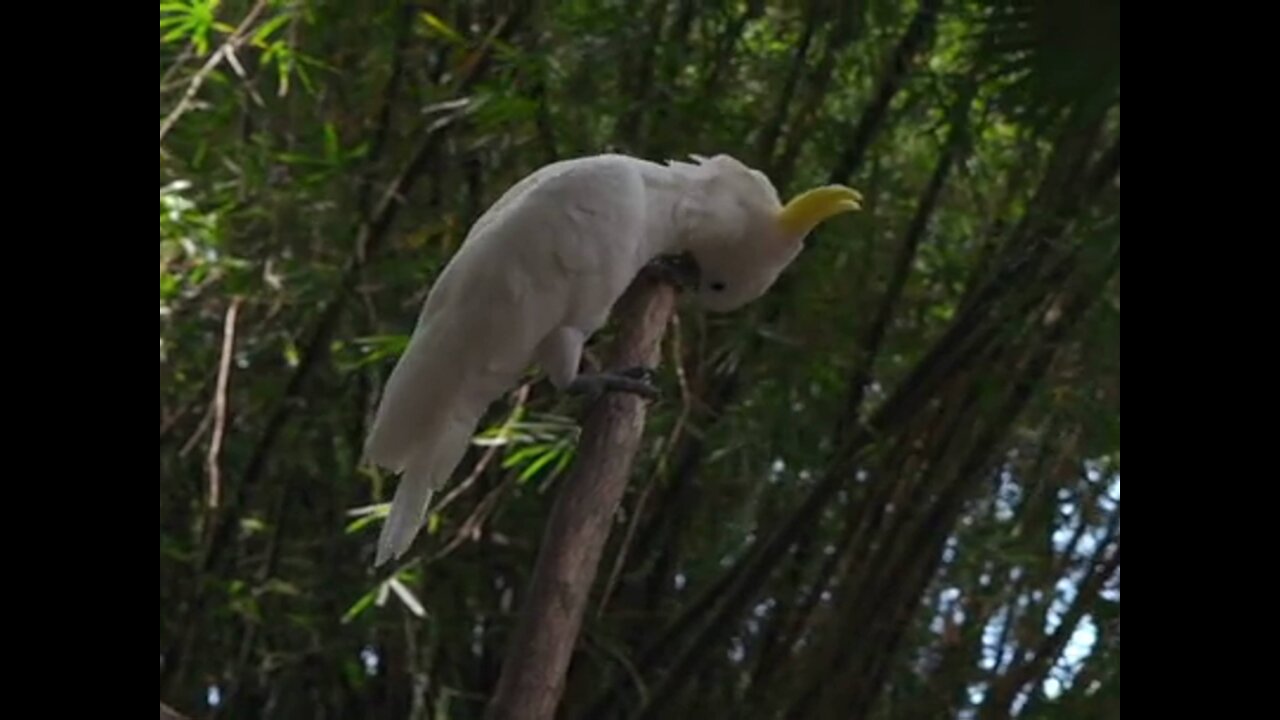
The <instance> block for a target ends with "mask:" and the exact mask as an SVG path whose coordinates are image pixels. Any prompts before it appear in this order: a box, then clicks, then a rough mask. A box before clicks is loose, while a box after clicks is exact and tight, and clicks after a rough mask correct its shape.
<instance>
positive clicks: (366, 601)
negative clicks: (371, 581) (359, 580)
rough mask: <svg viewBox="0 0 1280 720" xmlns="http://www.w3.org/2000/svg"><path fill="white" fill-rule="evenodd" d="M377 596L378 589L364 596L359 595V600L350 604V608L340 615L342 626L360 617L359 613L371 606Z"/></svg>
mask: <svg viewBox="0 0 1280 720" xmlns="http://www.w3.org/2000/svg"><path fill="white" fill-rule="evenodd" d="M377 596H378V588H374V589H372V590H370V591H369V592H367V593H365V594H364V595H361V596H360V599H359V600H356V601H355V602H354V603H352V604H351V607H349V608H347V611H346V612H345V613H343V614H342V621H341V622H342V624H343V625H346V624H347V623H349V622H351V621H352V620H355V619H356V618H357V617H360V614H361V613H363V612H364V611H365V610H368V609H369V608H370V607H372V606H373V601H374V600H375V599H377Z"/></svg>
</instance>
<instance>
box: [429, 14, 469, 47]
mask: <svg viewBox="0 0 1280 720" xmlns="http://www.w3.org/2000/svg"><path fill="white" fill-rule="evenodd" d="M420 17H421V18H422V21H423V22H425V23H426V24H427V27H428V28H431V29H432V30H434V31H435V32H436V33H437V34H439V35H441V36H443V37H444V38H445V39H447V40H449V41H451V42H454V43H457V44H459V45H466V44H467V41H466V39H465V38H463V37H462V35H460V34H459V33H458V31H457V30H454V29H453V28H452V27H450V26H449V24H448V23H446V22H445V21H443V20H441V19H440V18H438V17H436V16H435V15H433V14H432V13H429V12H424V13H422V15H421V16H420Z"/></svg>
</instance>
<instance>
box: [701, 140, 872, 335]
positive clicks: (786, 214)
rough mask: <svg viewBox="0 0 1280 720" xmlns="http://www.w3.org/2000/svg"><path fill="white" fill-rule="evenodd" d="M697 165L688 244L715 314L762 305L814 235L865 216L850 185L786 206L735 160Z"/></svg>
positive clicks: (804, 195) (824, 190)
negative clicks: (857, 214) (834, 221)
mask: <svg viewBox="0 0 1280 720" xmlns="http://www.w3.org/2000/svg"><path fill="white" fill-rule="evenodd" d="M694 159H695V160H697V161H698V166H697V168H696V171H693V172H690V178H691V180H693V182H691V183H690V185H689V187H691V188H692V190H691V192H689V193H688V195H687V197H686V199H685V200H684V201H683V202H682V206H681V208H680V209H679V213H680V217H681V225H682V228H683V234H684V238H683V240H684V242H683V244H684V246H685V248H686V249H687V250H688V251H689V252H690V253H691V254H692V255H693V257H694V260H696V261H697V264H698V270H699V274H700V281H699V285H698V289H697V292H696V298H697V301H698V303H699V304H700V305H702V306H703V307H705V308H706V309H707V310H710V311H712V312H728V311H731V310H736V309H738V308H740V307H742V306H743V305H746V304H747V303H749V302H751V301H753V300H755V299H757V298H759V297H760V296H761V295H763V294H764V293H765V292H766V291H768V290H769V288H770V287H772V286H773V283H774V282H775V281H776V280H777V279H778V275H780V274H781V273H782V271H783V270H784V269H786V267H787V266H788V265H790V264H791V262H792V261H793V260H795V258H796V256H797V255H799V254H800V251H801V250H802V249H803V248H804V240H805V238H806V237H808V236H809V233H810V232H812V231H813V229H814V228H815V227H817V226H818V225H819V224H820V223H821V222H823V221H824V220H827V219H828V218H831V217H833V216H835V215H838V214H840V213H845V212H851V211H854V210H859V209H861V201H862V196H861V194H859V193H858V192H857V191H856V190H853V189H851V188H847V187H844V186H843V185H828V186H825V187H819V188H815V189H813V190H809V191H807V192H804V193H801V194H800V195H797V196H796V197H795V198H794V199H792V200H791V201H790V202H788V203H786V204H785V205H783V204H782V202H781V201H780V200H779V199H778V192H777V190H776V189H774V187H773V184H772V183H771V182H770V181H769V179H768V178H767V177H766V176H765V175H764V173H762V172H760V171H759V170H755V169H752V168H749V167H747V166H746V165H743V164H742V163H740V162H738V161H737V160H735V159H733V158H731V157H729V156H728V155H717V156H715V157H713V158H710V159H707V158H701V157H697V156H695V158H694ZM686 167H689V166H686Z"/></svg>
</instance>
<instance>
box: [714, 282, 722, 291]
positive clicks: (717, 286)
mask: <svg viewBox="0 0 1280 720" xmlns="http://www.w3.org/2000/svg"><path fill="white" fill-rule="evenodd" d="M711 289H712V290H715V291H716V292H721V291H722V290H724V283H722V282H713V283H711Z"/></svg>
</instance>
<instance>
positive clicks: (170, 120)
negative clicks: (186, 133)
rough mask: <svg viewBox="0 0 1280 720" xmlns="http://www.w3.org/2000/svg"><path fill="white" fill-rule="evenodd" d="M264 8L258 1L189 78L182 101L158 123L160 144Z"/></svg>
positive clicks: (260, 1) (262, 1)
mask: <svg viewBox="0 0 1280 720" xmlns="http://www.w3.org/2000/svg"><path fill="white" fill-rule="evenodd" d="M266 8H267V0H258V2H257V3H256V4H255V5H254V6H253V9H251V10H250V11H249V14H248V15H246V16H245V18H244V20H241V21H240V24H239V25H238V26H236V29H235V30H233V31H232V33H231V34H230V35H228V36H227V39H226V41H225V42H223V43H222V45H220V46H219V47H218V49H217V50H214V51H213V54H212V55H210V56H209V59H208V60H206V61H205V63H204V66H203V67H201V68H200V69H199V70H197V71H196V74H195V76H194V77H192V78H191V84H190V85H188V86H187V91H186V92H185V93H183V94H182V99H181V100H179V101H178V104H177V105H175V106H174V108H173V110H171V111H169V114H168V115H167V116H165V119H164V121H163V122H161V123H160V142H164V136H165V135H168V134H169V131H170V130H172V129H173V126H174V124H176V123H177V122H178V118H180V117H182V116H183V115H184V114H185V113H186V112H187V111H188V110H190V109H191V105H192V103H193V102H195V99H196V93H198V92H200V88H201V86H203V85H204V81H205V80H208V79H209V74H210V73H212V72H213V70H214V68H216V67H218V64H219V63H221V62H222V61H223V60H224V59H225V58H226V57H227V56H228V55H229V54H230V53H231V52H233V51H234V50H235V49H236V47H237V46H239V45H240V43H241V42H243V41H244V34H245V32H246V31H248V29H249V26H250V25H252V24H253V22H254V21H255V20H257V19H258V16H259V15H261V14H262V11H263V10H265V9H266Z"/></svg>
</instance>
